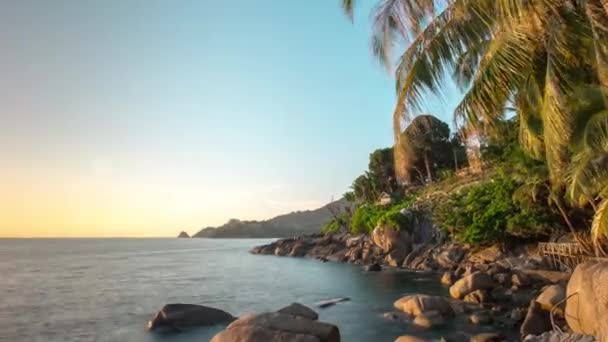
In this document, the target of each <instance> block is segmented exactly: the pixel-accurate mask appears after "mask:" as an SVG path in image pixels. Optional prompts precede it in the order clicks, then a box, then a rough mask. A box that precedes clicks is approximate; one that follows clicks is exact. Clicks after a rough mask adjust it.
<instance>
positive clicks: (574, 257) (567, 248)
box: [538, 242, 606, 270]
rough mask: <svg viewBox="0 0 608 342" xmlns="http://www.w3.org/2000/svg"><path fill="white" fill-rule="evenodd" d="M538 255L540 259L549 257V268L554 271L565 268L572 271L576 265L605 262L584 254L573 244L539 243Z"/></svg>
mask: <svg viewBox="0 0 608 342" xmlns="http://www.w3.org/2000/svg"><path fill="white" fill-rule="evenodd" d="M538 253H539V254H540V256H541V257H544V256H546V257H549V260H550V262H551V266H552V267H553V268H555V269H559V268H561V266H566V267H567V268H569V269H570V270H573V269H574V268H575V267H576V265H578V264H580V263H583V262H585V261H589V260H606V258H599V257H596V256H593V255H588V254H587V253H585V251H584V249H583V248H582V247H581V245H579V244H578V243H575V242H569V243H556V242H540V243H539V244H538Z"/></svg>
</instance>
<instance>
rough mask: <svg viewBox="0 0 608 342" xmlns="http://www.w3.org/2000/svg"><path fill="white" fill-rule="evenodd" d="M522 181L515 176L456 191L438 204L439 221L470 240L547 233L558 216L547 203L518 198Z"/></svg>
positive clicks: (470, 241) (521, 236)
mask: <svg viewBox="0 0 608 342" xmlns="http://www.w3.org/2000/svg"><path fill="white" fill-rule="evenodd" d="M519 186H520V184H518V183H517V182H516V181H514V180H513V179H511V178H507V177H505V176H498V177H496V178H495V179H493V180H491V181H488V182H485V183H482V184H480V185H477V186H474V187H471V188H469V189H468V191H466V192H463V193H455V194H452V195H451V196H449V198H448V200H447V201H446V202H444V203H443V204H441V205H440V206H438V208H436V210H435V213H434V220H435V222H436V223H437V224H438V225H439V226H440V227H442V228H443V229H445V230H447V231H448V232H449V233H450V234H452V236H453V237H454V238H455V239H456V240H458V241H461V242H466V243H491V242H496V241H498V240H501V239H504V238H508V237H520V238H529V237H537V236H540V235H544V234H547V233H548V231H549V229H551V228H552V227H551V226H552V224H556V223H557V221H558V219H557V217H556V216H555V215H554V214H553V213H552V212H551V211H550V210H549V208H548V206H547V204H546V203H538V202H527V201H520V200H516V199H514V196H513V195H514V193H515V192H516V191H517V190H518V189H519Z"/></svg>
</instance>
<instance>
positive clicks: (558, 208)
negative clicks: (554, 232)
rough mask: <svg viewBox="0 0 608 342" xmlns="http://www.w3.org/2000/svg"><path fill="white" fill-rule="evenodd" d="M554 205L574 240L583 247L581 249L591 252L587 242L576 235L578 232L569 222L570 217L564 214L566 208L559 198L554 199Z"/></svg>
mask: <svg viewBox="0 0 608 342" xmlns="http://www.w3.org/2000/svg"><path fill="white" fill-rule="evenodd" d="M555 205H556V206H557V210H559V213H560V214H561V215H562V218H563V219H564V222H566V225H567V226H568V229H569V230H570V233H572V235H573V236H574V239H575V240H576V242H578V244H579V245H580V246H581V248H582V249H583V251H584V252H585V253H587V254H591V253H593V250H592V249H590V248H589V245H588V244H587V242H585V241H583V240H582V239H581V238H580V236H579V235H578V233H577V232H576V230H575V229H574V226H573V225H572V222H570V219H569V218H568V215H567V214H566V210H565V209H564V207H563V206H562V203H561V200H560V199H556V200H555Z"/></svg>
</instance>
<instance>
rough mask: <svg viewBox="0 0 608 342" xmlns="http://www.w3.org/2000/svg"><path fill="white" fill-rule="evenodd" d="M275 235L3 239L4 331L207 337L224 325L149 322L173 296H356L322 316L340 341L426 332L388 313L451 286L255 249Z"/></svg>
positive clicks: (29, 335)
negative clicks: (167, 330) (181, 328)
mask: <svg viewBox="0 0 608 342" xmlns="http://www.w3.org/2000/svg"><path fill="white" fill-rule="evenodd" d="M267 241H268V240H207V239H4V240H2V239H0V279H1V281H0V340H3V341H4V340H6V341H163V342H179V341H207V340H209V338H210V337H212V336H213V335H214V333H215V332H216V331H217V330H218V329H219V328H208V329H198V330H194V331H191V332H187V333H182V334H178V335H155V334H149V333H147V332H146V331H145V329H144V328H145V325H146V322H147V321H148V320H149V319H150V318H151V316H152V315H153V314H154V313H155V312H156V311H157V310H158V309H160V308H161V307H162V306H163V305H164V304H166V303H176V302H181V303H196V304H205V305H210V306H214V307H218V308H221V309H224V310H226V311H228V312H230V313H232V314H233V315H240V314H243V313H249V312H260V311H264V310H276V309H279V308H281V307H282V306H285V305H288V304H289V303H291V302H294V301H297V302H301V303H304V304H308V305H313V304H314V303H315V302H318V301H320V300H324V299H329V298H334V297H343V296H346V297H350V298H351V301H350V302H346V303H341V304H338V305H336V306H334V307H330V308H327V309H323V310H317V311H319V313H320V319H321V320H323V321H327V322H331V323H334V324H336V325H338V327H339V328H340V332H341V334H342V337H343V341H393V340H394V339H395V337H396V336H398V335H401V334H404V333H408V332H409V333H412V332H416V333H422V334H423V335H424V334H426V335H427V336H441V334H442V331H433V332H419V331H416V330H415V329H414V328H413V327H411V326H410V325H408V324H407V323H395V322H388V321H387V320H385V319H384V318H383V317H382V314H383V313H384V312H387V311H390V310H391V309H392V303H393V301H395V300H396V299H397V298H399V297H400V296H402V295H404V294H408V293H428V294H446V292H447V291H446V289H444V288H442V287H441V286H439V285H438V283H439V282H438V276H437V275H429V274H426V275H425V274H418V273H413V272H407V271H403V270H401V271H399V270H387V271H383V272H381V273H365V272H363V271H362V269H361V267H358V266H353V265H348V264H337V263H331V262H329V263H321V262H318V261H314V260H308V259H296V258H279V257H272V256H258V255H251V254H249V253H248V252H247V251H248V250H249V248H251V247H252V246H254V245H259V244H262V243H265V242H267Z"/></svg>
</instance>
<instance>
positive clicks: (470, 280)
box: [450, 272, 495, 299]
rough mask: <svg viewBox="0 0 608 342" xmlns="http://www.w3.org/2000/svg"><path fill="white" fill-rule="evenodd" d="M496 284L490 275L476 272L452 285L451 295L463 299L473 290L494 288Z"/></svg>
mask: <svg viewBox="0 0 608 342" xmlns="http://www.w3.org/2000/svg"><path fill="white" fill-rule="evenodd" d="M494 286H495V284H494V281H493V280H492V278H491V277H490V276H489V275H487V274H485V273H481V272H475V273H473V274H471V275H469V276H466V277H464V278H462V279H460V280H458V281H457V282H455V283H454V285H452V286H451V287H450V296H452V298H456V299H461V298H463V297H464V296H466V295H467V294H469V293H471V292H473V291H476V290H488V289H492V288H494Z"/></svg>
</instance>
